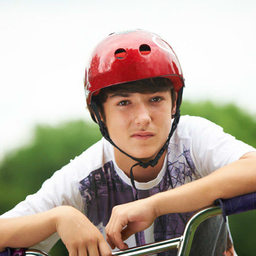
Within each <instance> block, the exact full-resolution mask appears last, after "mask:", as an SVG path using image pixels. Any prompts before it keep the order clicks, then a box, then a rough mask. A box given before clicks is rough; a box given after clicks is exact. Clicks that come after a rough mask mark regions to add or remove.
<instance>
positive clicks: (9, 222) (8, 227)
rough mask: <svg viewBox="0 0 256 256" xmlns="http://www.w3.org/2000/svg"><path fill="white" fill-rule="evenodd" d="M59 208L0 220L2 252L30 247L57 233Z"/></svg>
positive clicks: (0, 247) (0, 248)
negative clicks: (6, 249) (8, 248)
mask: <svg viewBox="0 0 256 256" xmlns="http://www.w3.org/2000/svg"><path fill="white" fill-rule="evenodd" d="M59 208H60V207H57V208H54V209H52V210H49V211H46V212H42V213H38V214H34V215H30V216H22V217H15V218H0V236H1V239H0V250H1V251H3V250H4V249H5V248H6V247H13V248H19V247H30V246H33V245H35V244H37V243H39V242H41V241H43V240H44V239H46V238H47V237H49V236H50V235H51V234H53V233H55V232H56V225H55V223H56V218H57V215H58V211H60V209H59Z"/></svg>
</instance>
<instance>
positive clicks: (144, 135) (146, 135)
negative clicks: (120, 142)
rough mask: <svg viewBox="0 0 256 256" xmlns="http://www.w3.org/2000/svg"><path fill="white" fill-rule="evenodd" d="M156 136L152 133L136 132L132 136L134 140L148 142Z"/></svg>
mask: <svg viewBox="0 0 256 256" xmlns="http://www.w3.org/2000/svg"><path fill="white" fill-rule="evenodd" d="M154 136H155V134H154V133H152V132H135V133H133V134H132V138H135V139H138V140H147V139H150V138H152V137H154Z"/></svg>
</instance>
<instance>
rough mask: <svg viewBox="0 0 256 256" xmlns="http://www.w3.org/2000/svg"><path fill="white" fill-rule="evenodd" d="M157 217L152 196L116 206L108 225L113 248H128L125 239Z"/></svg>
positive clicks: (144, 227) (109, 241) (147, 225)
mask: <svg viewBox="0 0 256 256" xmlns="http://www.w3.org/2000/svg"><path fill="white" fill-rule="evenodd" d="M156 217H157V214H156V212H155V210H154V207H153V205H152V203H150V198H147V199H142V200H138V201H136V202H131V203H127V204H123V205H119V206H115V207H114V208H113V210H112V214H111V217H110V220H109V223H108V225H107V226H106V237H107V241H108V243H109V244H110V246H111V248H112V249H114V248H115V247H117V248H119V249H121V250H122V249H127V245H126V244H125V243H124V242H123V241H124V240H126V239H127V238H128V237H130V236H131V235H133V234H135V233H137V232H140V231H142V230H145V229H146V228H148V227H149V226H150V225H151V224H152V223H153V222H154V220H155V219H156Z"/></svg>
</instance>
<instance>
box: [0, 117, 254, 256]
mask: <svg viewBox="0 0 256 256" xmlns="http://www.w3.org/2000/svg"><path fill="white" fill-rule="evenodd" d="M250 151H255V149H254V148H253V147H251V146H248V145H247V144H245V143H243V142H241V141H238V140H236V139H235V138H234V137H232V136H231V135H228V134H226V133H224V132H223V130H222V128H221V127H219V126H217V125H215V124H213V123H211V122H210V121H208V120H205V119H203V118H200V117H191V116H182V117H181V118H180V122H179V125H178V128H177V130H176V131H175V132H174V134H173V137H172V138H171V141H170V143H169V147H168V153H167V154H166V158H165V161H164V166H163V168H162V170H161V171H160V172H159V174H158V176H157V177H156V178H155V179H154V180H152V181H150V182H147V183H141V182H135V185H136V188H137V191H138V197H139V199H140V198H145V197H148V196H150V195H153V194H156V193H158V192H162V191H166V190H169V189H172V188H175V187H178V186H180V185H183V184H185V183H188V182H191V181H193V180H196V179H199V178H201V177H203V176H206V175H208V174H210V173H211V172H213V171H215V170H216V169H219V168H221V167H223V166H225V165H227V164H230V163H232V162H234V161H236V160H238V159H239V158H240V157H241V156H243V155H244V154H245V153H247V152H250ZM135 193H136V191H135V189H134V188H133V186H132V184H131V181H130V179H129V177H127V176H126V175H125V173H124V172H123V171H122V170H121V169H120V168H119V167H118V166H117V164H116V162H115V159H114V150H113V146H112V145H111V144H110V143H109V142H107V141H106V140H105V139H101V140H100V141H99V142H97V143H96V144H94V145H93V146H91V147H90V148H89V149H88V150H86V151H85V152H83V153H82V154H81V155H80V156H78V157H76V158H75V159H74V160H72V161H71V162H70V163H69V164H68V165H66V166H64V167H63V168H62V169H60V170H59V171H57V172H55V173H54V175H53V176H52V177H51V178H50V179H48V180H47V181H45V182H44V184H43V185H42V188H41V189H40V190H39V191H38V192H37V193H36V194H33V195H30V196H28V197H27V198H26V200H25V201H23V202H21V203H19V204H18V205H17V206H16V207H15V208H13V209H12V210H10V211H9V212H7V213H5V214H3V215H2V216H1V217H15V216H21V215H31V214H34V213H38V212H42V211H46V210H49V209H51V208H53V207H56V206H60V205H71V206H73V207H75V208H77V209H78V210H80V211H81V212H83V213H84V214H85V215H86V216H87V217H88V218H89V219H90V220H91V222H92V223H93V224H94V225H95V226H97V227H98V228H99V230H100V231H101V232H102V233H103V234H104V232H105V231H104V227H105V226H106V224H107V222H108V220H109V217H110V214H111V209H112V208H113V206H115V205H117V204H122V203H126V202H130V201H133V200H135ZM206 196H207V195H206ZM166 203H171V202H166ZM192 214H193V213H182V214H168V215H165V216H162V217H160V218H158V219H157V220H156V221H155V223H154V225H152V226H151V227H150V228H149V229H148V230H146V231H145V232H140V233H139V234H137V235H136V236H132V237H131V238H129V239H128V241H127V243H128V245H129V246H137V245H141V244H145V243H149V242H153V241H160V240H164V239H169V238H173V237H177V236H180V235H182V232H183V230H184V227H185V224H186V222H187V220H188V219H189V218H190V217H191V215H192ZM213 222H214V223H216V222H218V223H220V224H219V225H218V228H217V229H216V232H213V231H212V226H213V225H212V224H211V222H209V223H207V225H210V226H209V227H210V228H208V229H211V232H209V233H211V234H210V235H212V236H215V237H216V236H219V240H223V237H225V239H226V238H227V234H228V230H227V229H226V227H225V224H224V223H222V219H221V218H218V219H215V220H214V221H213ZM215 226H216V224H215ZM220 227H221V230H222V231H221V232H220ZM196 236H197V235H196ZM198 237H199V238H200V239H201V238H202V237H201V236H200V234H198ZM204 237H205V234H204ZM199 238H198V239H199ZM58 239H59V237H58V234H54V235H52V236H50V237H49V238H48V239H46V240H45V241H43V242H41V243H40V244H38V245H36V246H34V248H37V249H41V250H44V251H46V252H48V251H49V250H50V249H51V247H52V246H53V245H54V244H55V243H56V241H57V240H58ZM208 239H211V238H208ZM195 240H196V237H195ZM215 240H216V239H215ZM217 240H218V239H217ZM217 240H216V241H217ZM225 241H226V240H225ZM216 243H217V242H216ZM216 243H215V244H214V245H213V247H214V246H216ZM201 244H202V243H201ZM225 244H226V243H225ZM225 244H224V245H222V246H224V247H225ZM218 247H220V246H218ZM192 249H193V248H192ZM222 252H223V251H222ZM197 253H198V252H197ZM168 255H172V254H168ZM198 255H199V254H198ZM216 255H217V252H216Z"/></svg>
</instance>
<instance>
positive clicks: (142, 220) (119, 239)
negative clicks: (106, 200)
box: [106, 152, 256, 249]
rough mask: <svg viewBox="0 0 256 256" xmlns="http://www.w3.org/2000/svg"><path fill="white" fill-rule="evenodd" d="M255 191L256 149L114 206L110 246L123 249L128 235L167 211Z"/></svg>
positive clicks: (191, 208)
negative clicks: (189, 179)
mask: <svg viewBox="0 0 256 256" xmlns="http://www.w3.org/2000/svg"><path fill="white" fill-rule="evenodd" d="M255 191H256V152H250V153H247V154H245V155H244V156H242V157H241V158H240V159H239V160H238V161H236V162H234V163H232V164H229V165H227V166H225V167H222V168H220V169H218V170H216V171H215V172H213V173H211V174H210V175H208V176H206V177H203V178H201V179H199V180H196V181H193V182H190V183H187V184H185V185H183V186H180V187H178V188H175V189H172V190H169V191H166V192H162V193H158V194H156V195H154V196H151V197H149V198H146V199H143V200H139V201H136V202H132V203H129V204H124V205H120V206H116V207H115V208H114V209H113V211H112V215H111V218H110V221H109V223H108V225H107V227H106V234H107V240H108V242H109V244H110V245H111V247H112V248H114V247H118V248H119V249H124V248H126V245H125V244H124V243H123V241H124V240H126V239H127V238H128V237H129V236H130V235H132V234H134V233H137V232H139V231H142V230H144V229H146V228H147V227H149V226H150V225H151V224H152V223H153V221H154V220H155V219H156V218H157V217H158V216H161V215H164V214H167V213H177V212H190V211H196V210H199V209H201V208H203V207H206V206H209V205H212V204H213V203H214V200H216V199H218V198H223V199H225V198H231V197H235V196H238V195H243V194H247V193H251V192H255Z"/></svg>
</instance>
